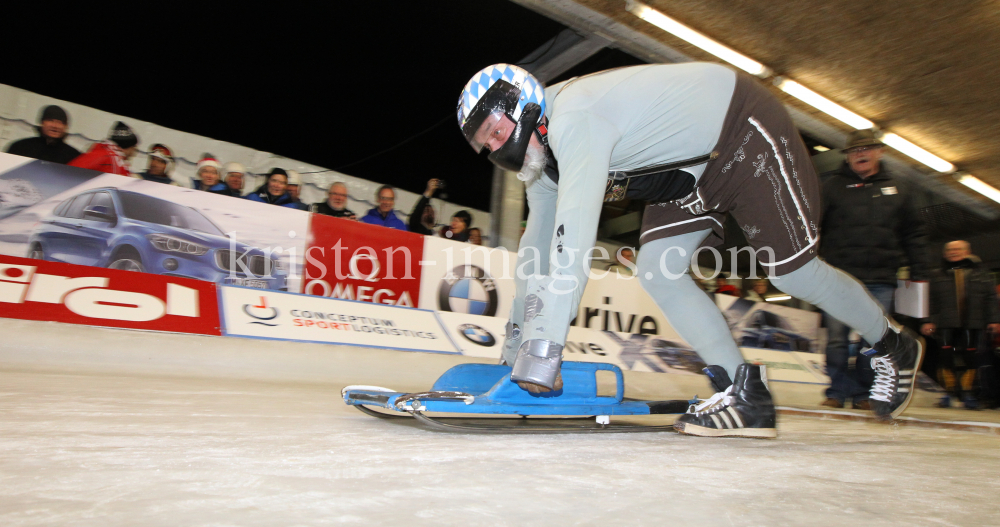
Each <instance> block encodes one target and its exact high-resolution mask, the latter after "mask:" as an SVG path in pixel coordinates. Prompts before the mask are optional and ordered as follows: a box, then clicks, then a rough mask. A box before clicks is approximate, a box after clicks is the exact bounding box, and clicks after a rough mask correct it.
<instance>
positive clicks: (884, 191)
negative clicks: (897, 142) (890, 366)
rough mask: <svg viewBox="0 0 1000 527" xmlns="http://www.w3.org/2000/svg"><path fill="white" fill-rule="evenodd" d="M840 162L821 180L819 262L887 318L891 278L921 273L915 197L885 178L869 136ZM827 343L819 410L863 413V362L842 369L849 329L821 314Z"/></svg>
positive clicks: (861, 135) (859, 137)
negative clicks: (853, 284) (852, 281)
mask: <svg viewBox="0 0 1000 527" xmlns="http://www.w3.org/2000/svg"><path fill="white" fill-rule="evenodd" d="M844 153H845V154H846V156H847V160H846V161H845V162H844V164H843V165H841V167H840V168H839V169H838V170H836V171H833V172H828V173H826V174H824V175H823V220H822V221H823V223H822V228H821V231H822V238H821V240H820V251H819V254H820V256H822V257H823V258H825V259H826V261H827V263H829V264H830V265H832V266H834V267H837V268H839V269H842V270H844V271H845V272H847V273H849V274H851V275H853V276H854V277H855V278H857V279H858V280H860V281H861V282H862V283H863V284H864V285H865V287H866V288H867V289H868V292H869V293H871V295H872V296H873V297H875V299H876V300H878V302H879V303H880V304H882V307H883V308H884V309H885V310H886V312H887V313H892V299H893V295H894V293H895V291H896V273H897V271H898V270H899V268H900V267H903V266H906V265H909V266H910V276H911V278H913V279H914V280H926V279H927V273H928V266H929V264H928V252H927V234H926V230H925V228H924V224H923V221H922V220H921V218H920V215H919V206H918V204H917V196H916V195H915V194H914V192H913V191H911V190H910V189H909V188H908V186H907V185H906V184H905V183H904V182H903V181H900V180H898V179H895V178H893V177H892V175H891V174H889V173H888V172H887V171H886V170H885V167H884V166H882V164H881V162H880V160H881V158H882V142H881V141H880V140H878V139H877V138H876V137H875V134H874V132H873V131H872V130H857V131H855V132H854V133H852V134H851V137H850V139H849V141H848V144H847V147H846V148H844ZM823 319H824V322H825V324H826V327H827V332H828V335H829V341H828V344H827V347H826V369H827V374H828V375H829V376H830V387H829V388H828V389H827V390H826V397H827V399H826V401H824V402H823V405H824V406H830V407H834V408H841V407H843V406H844V403H845V401H851V402H852V403H853V404H852V406H853V407H854V408H860V409H867V407H868V393H869V391H870V389H871V386H872V381H873V379H874V373H873V372H872V370H871V365H870V363H869V361H867V360H858V361H857V368H855V369H853V370H851V369H849V367H848V360H849V352H848V346H847V345H848V333H849V332H850V328H849V327H847V326H846V325H844V324H843V323H841V322H840V321H839V320H837V319H835V318H833V317H831V316H829V315H828V314H824V317H823Z"/></svg>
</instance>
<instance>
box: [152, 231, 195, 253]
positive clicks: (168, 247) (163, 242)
mask: <svg viewBox="0 0 1000 527" xmlns="http://www.w3.org/2000/svg"><path fill="white" fill-rule="evenodd" d="M146 239H148V240H149V242H150V243H152V244H153V247H156V248H157V249H158V250H160V251H163V252H168V253H181V254H190V255H192V256H201V255H203V254H205V253H207V252H208V247H205V246H204V245H198V244H197V243H191V242H189V241H187V240H182V239H180V238H177V237H175V236H169V235H166V234H147V235H146Z"/></svg>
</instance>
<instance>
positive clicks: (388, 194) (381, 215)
mask: <svg viewBox="0 0 1000 527" xmlns="http://www.w3.org/2000/svg"><path fill="white" fill-rule="evenodd" d="M375 199H377V200H378V205H377V206H375V207H373V208H372V209H371V210H369V211H368V214H365V216H364V217H363V218H361V221H363V222H365V223H370V224H372V225H381V226H383V227H389V228H392V229H399V230H401V231H405V230H406V224H405V223H403V220H401V219H399V217H398V216H396V211H394V210H393V207H395V206H396V191H394V190H393V189H392V187H391V186H389V185H382V186H381V187H379V188H378V192H376V193H375Z"/></svg>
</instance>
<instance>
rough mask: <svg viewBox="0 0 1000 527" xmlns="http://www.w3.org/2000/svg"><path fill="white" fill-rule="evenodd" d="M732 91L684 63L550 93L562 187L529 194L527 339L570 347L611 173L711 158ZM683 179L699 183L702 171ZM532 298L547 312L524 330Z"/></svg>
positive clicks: (721, 76) (610, 74)
mask: <svg viewBox="0 0 1000 527" xmlns="http://www.w3.org/2000/svg"><path fill="white" fill-rule="evenodd" d="M735 85H736V74H735V72H734V71H733V70H730V69H729V68H726V67H724V66H720V65H717V64H708V63H686V64H659V65H648V66H635V67H630V68H621V69H616V70H610V71H607V72H602V73H598V74H594V75H590V76H587V77H582V78H577V79H571V80H569V81H566V82H563V83H559V84H556V85H553V86H550V87H548V88H546V90H545V99H546V102H547V108H546V117H548V119H549V126H548V130H549V136H548V137H549V146H550V147H551V150H552V153H553V154H554V155H555V158H556V160H557V161H558V165H559V182H558V184H556V183H554V182H553V181H552V180H551V179H549V178H548V177H545V176H543V177H542V178H540V179H538V180H536V181H534V182H530V183H529V184H528V186H527V195H528V205H529V207H530V214H529V216H528V224H527V228H526V229H525V233H524V236H523V237H522V238H521V244H520V247H519V254H520V257H519V262H518V269H519V270H520V269H524V272H526V273H529V274H534V273H536V272H537V273H538V274H536V275H535V276H532V277H531V278H529V279H528V280H527V281H526V280H522V279H521V278H520V277H521V273H518V278H517V280H516V285H517V294H516V297H515V300H514V305H513V307H512V310H511V321H512V322H513V323H515V324H519V325H520V326H521V327H523V328H524V339H525V340H529V339H538V338H541V339H547V340H551V341H553V342H556V343H558V344H564V343H565V340H566V334H567V332H568V331H569V324H570V322H571V321H572V319H573V318H574V316H575V315H576V311H577V308H578V306H579V303H580V297H581V295H582V293H583V289H584V287H585V286H586V283H587V278H588V276H589V265H588V261H587V259H586V256H587V254H588V252H589V250H590V249H591V248H592V247H593V246H594V243H595V241H596V237H597V226H598V220H599V218H600V214H601V206H602V203H603V201H604V193H605V188H606V187H605V185H606V182H607V178H608V173H609V171H612V170H614V171H629V170H635V169H639V168H643V167H649V166H655V165H661V164H665V163H673V162H678V161H684V160H688V159H692V158H697V157H700V156H704V155H705V154H708V153H710V152H711V151H712V149H713V148H714V147H715V146H716V143H717V142H718V139H719V135H720V133H721V131H722V126H723V121H724V120H725V116H726V113H727V111H728V109H729V103H730V100H731V99H732V95H733V91H734V89H735ZM685 171H688V172H690V173H692V174H693V175H694V176H695V178H698V177H700V176H701V174H702V172H703V171H704V164H703V165H700V166H695V167H691V168H688V169H685ZM550 257H554V260H552V259H551V258H550ZM535 264H537V267H536V266H535ZM527 294H535V295H536V297H537V298H538V299H540V300H541V301H542V304H541V305H542V306H543V307H541V309H540V310H539V311H538V315H537V316H536V315H535V313H534V311H535V309H532V311H533V312H532V313H531V314H530V315H531V316H530V317H529V318H530V319H531V320H530V321H529V322H530V323H528V324H525V323H524V298H525V296H526V295H527ZM533 307H534V308H538V304H534V305H533ZM510 358H512V357H508V359H510ZM508 362H510V361H508Z"/></svg>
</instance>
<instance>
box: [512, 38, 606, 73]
mask: <svg viewBox="0 0 1000 527" xmlns="http://www.w3.org/2000/svg"><path fill="white" fill-rule="evenodd" d="M610 43H611V42H610V41H608V40H607V39H605V38H602V37H599V36H597V35H593V34H591V35H589V36H582V35H580V34H579V33H577V32H575V31H573V30H572V29H564V30H562V31H561V32H560V33H559V34H558V35H556V36H554V37H552V38H550V39H549V40H547V41H546V42H545V43H544V44H542V45H541V46H539V47H538V49H536V50H535V51H532V52H531V53H529V54H528V56H526V57H524V58H523V59H521V60H520V61H519V62H518V64H520V65H521V66H522V67H523V68H524V69H526V70H528V71H530V72H531V74H532V75H534V76H535V78H537V79H538V80H539V81H541V82H542V83H543V84H544V83H547V82H549V81H551V80H552V79H554V78H556V77H558V76H559V75H562V74H563V73H565V72H566V71H568V70H569V69H570V68H572V67H573V66H576V65H577V64H579V63H581V62H583V61H584V60H587V59H588V58H590V57H591V56H592V55H593V54H594V53H597V52H598V51H600V50H602V49H604V48H605V47H607V46H608V44H610Z"/></svg>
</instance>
